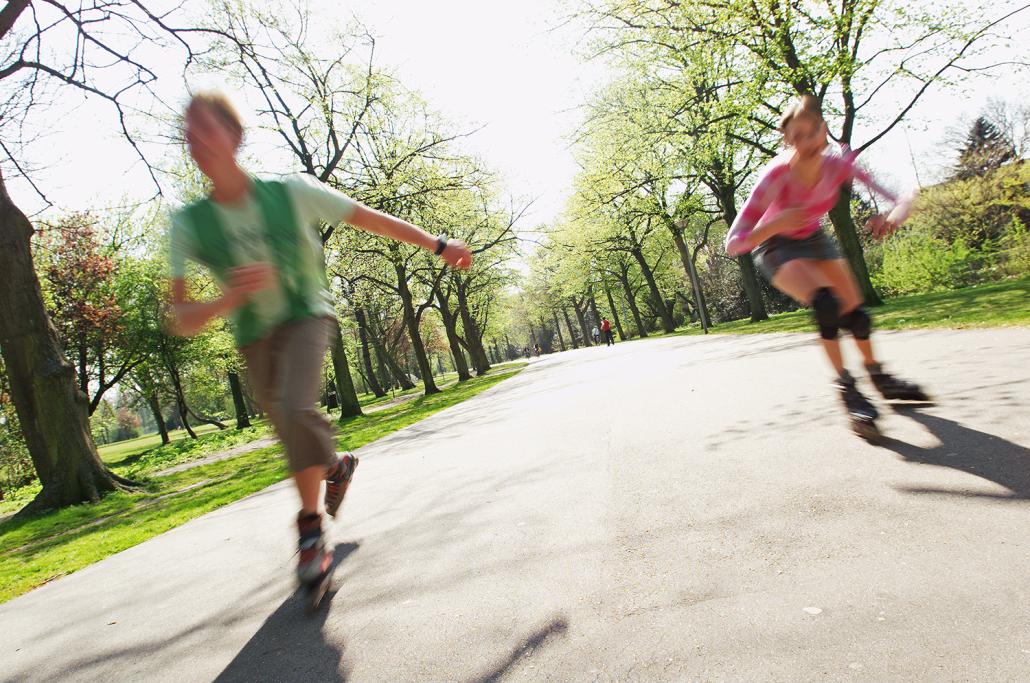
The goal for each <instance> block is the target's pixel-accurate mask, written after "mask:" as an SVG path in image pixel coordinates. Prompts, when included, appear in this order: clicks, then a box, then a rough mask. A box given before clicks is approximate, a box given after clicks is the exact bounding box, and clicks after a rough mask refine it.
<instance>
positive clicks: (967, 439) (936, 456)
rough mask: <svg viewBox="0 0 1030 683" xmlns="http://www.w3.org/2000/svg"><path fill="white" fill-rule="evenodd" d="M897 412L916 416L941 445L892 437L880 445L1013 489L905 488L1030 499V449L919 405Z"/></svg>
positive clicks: (906, 488) (913, 491) (916, 419)
mask: <svg viewBox="0 0 1030 683" xmlns="http://www.w3.org/2000/svg"><path fill="white" fill-rule="evenodd" d="M895 411H896V412H897V413H898V414H900V415H906V416H908V417H910V418H912V419H913V420H915V421H916V422H918V423H919V424H921V425H922V426H923V427H925V428H926V429H927V430H929V431H930V433H932V434H933V435H934V436H935V437H937V439H938V440H939V441H940V445H939V446H934V447H933V448H921V447H919V446H914V445H912V444H910V443H906V442H904V441H899V440H898V439H892V438H886V439H884V440H883V441H881V442H880V443H879V444H878V445H880V446H882V447H884V448H887V449H889V450H892V451H894V452H895V453H897V454H898V455H900V456H902V457H903V458H905V460H908V461H910V462H916V463H920V464H924V465H937V466H938V467H950V468H952V469H956V470H959V471H961V472H967V473H969V474H972V475H975V476H977V477H981V478H983V479H986V480H988V481H992V482H995V483H996V484H1000V485H1001V486H1004V487H1005V488H1006V489H1008V490H1009V491H1011V494H1009V495H1004V494H995V493H985V492H977V491H960V490H949V489H934V488H925V487H905V488H903V489H901V490H903V491H907V492H909V493H937V494H949V495H958V496H967V497H972V498H993V499H1000V500H1030V449H1027V448H1024V447H1023V446H1020V445H1019V444H1016V443H1012V442H1011V441H1007V440H1005V439H1002V438H1001V437H998V436H994V435H993V434H988V433H986V432H981V431H978V430H976V429H970V428H969V427H964V426H962V425H960V424H959V423H957V422H955V421H953V420H948V419H946V418H943V417H938V416H936V415H929V414H927V413H925V412H922V411H921V410H920V409H919V408H915V407H897V408H895Z"/></svg>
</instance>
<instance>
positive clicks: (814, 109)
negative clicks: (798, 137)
mask: <svg viewBox="0 0 1030 683" xmlns="http://www.w3.org/2000/svg"><path fill="white" fill-rule="evenodd" d="M805 116H808V117H811V118H813V119H815V120H816V121H824V119H823V105H822V102H820V101H819V98H817V97H816V96H814V95H802V96H801V97H799V98H797V99H796V100H794V101H793V102H791V103H790V105H789V106H788V107H787V108H786V109H784V110H783V115H781V116H780V132H781V133H785V132H787V126H789V125H790V124H791V122H792V121H794V120H795V119H799V118H802V117H805Z"/></svg>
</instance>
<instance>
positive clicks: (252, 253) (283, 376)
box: [170, 93, 472, 585]
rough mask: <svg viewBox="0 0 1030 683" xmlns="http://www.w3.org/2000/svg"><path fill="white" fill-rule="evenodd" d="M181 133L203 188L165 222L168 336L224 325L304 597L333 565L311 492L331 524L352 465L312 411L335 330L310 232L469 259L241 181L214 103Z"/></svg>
mask: <svg viewBox="0 0 1030 683" xmlns="http://www.w3.org/2000/svg"><path fill="white" fill-rule="evenodd" d="M184 123H185V137H186V144H187V146H188V147H189V152H190V156H191V157H192V158H193V161H194V162H195V163H196V164H197V168H199V169H200V171H201V172H202V173H203V174H204V175H205V176H206V177H207V178H208V180H210V182H211V193H210V195H209V196H208V197H205V198H204V199H201V200H199V201H196V202H194V203H192V204H190V205H189V206H186V207H183V208H182V209H180V210H178V211H176V212H175V214H174V215H173V216H172V226H171V232H170V246H171V276H172V311H173V315H172V328H173V330H174V331H175V332H176V333H178V334H181V335H192V334H196V333H197V332H199V331H200V330H201V328H203V327H204V325H205V324H207V322H208V321H209V320H211V319H212V318H215V317H217V316H228V317H230V318H231V319H232V322H233V328H234V333H235V337H236V344H237V346H238V347H239V349H240V352H241V353H242V354H243V357H244V358H245V359H246V362H247V368H248V370H249V373H250V377H251V381H252V382H253V385H254V388H255V390H256V392H257V394H258V399H259V402H260V403H261V405H262V408H263V409H264V411H265V412H266V413H267V414H268V416H269V418H270V420H271V422H272V424H273V426H274V427H275V431H276V433H277V434H278V435H279V439H280V440H281V441H282V443H283V445H284V447H285V450H286V459H287V461H288V465H289V468H290V471H291V473H292V475H293V481H294V484H295V486H296V488H297V493H298V494H299V496H300V512H299V513H298V515H297V531H298V537H299V540H298V546H299V549H300V552H299V555H300V558H299V563H298V566H297V577H298V579H299V580H300V581H301V582H302V583H304V584H306V585H311V584H313V583H317V582H320V581H321V580H322V578H323V577H324V576H326V574H327V572H328V570H329V568H330V565H331V560H332V556H331V553H330V552H329V551H327V549H326V546H325V542H324V540H323V537H322V512H321V510H320V509H319V508H320V504H319V503H320V501H319V498H320V493H321V487H322V480H323V479H325V480H326V481H327V486H326V491H325V500H324V504H325V508H326V511H327V512H328V513H329V514H330V515H333V516H335V515H336V511H337V509H338V508H339V506H340V503H341V502H342V500H343V497H344V495H345V494H346V492H347V486H348V484H349V483H350V480H351V476H352V475H353V474H354V469H355V467H357V464H358V460H357V458H354V457H353V456H351V455H349V454H348V455H344V456H343V457H339V456H337V454H336V447H335V439H334V436H335V434H334V430H333V427H332V425H331V424H330V423H329V421H328V420H327V419H326V418H325V416H324V415H323V414H322V413H321V412H320V411H319V410H318V407H317V401H318V394H319V387H320V386H321V379H322V377H321V375H322V362H323V360H324V358H325V353H326V350H327V349H328V347H329V342H330V335H332V334H334V333H335V332H334V330H335V327H336V325H335V308H334V306H333V300H332V296H331V294H330V292H329V287H328V281H327V279H326V274H325V266H324V259H323V254H322V242H321V239H320V238H319V235H318V232H317V226H318V225H319V224H320V223H322V222H324V223H329V224H332V225H336V224H339V223H343V222H346V223H349V224H350V225H353V226H354V227H356V228H360V229H362V230H365V231H367V232H370V233H374V234H377V235H382V236H384V237H388V238H391V239H394V240H398V241H401V242H406V243H408V244H413V245H416V246H419V247H422V248H424V249H426V250H428V251H431V252H434V253H435V254H436V255H437V256H439V257H441V258H442V259H443V260H444V261H446V262H447V263H448V264H449V265H451V266H453V267H457V268H467V267H468V266H469V265H471V263H472V256H471V254H470V253H469V250H468V248H467V247H466V246H465V245H464V244H463V243H461V242H459V241H456V240H448V239H446V238H445V237H444V236H440V237H434V236H432V235H430V234H429V233H427V232H426V231H424V230H422V229H420V228H417V227H415V226H414V225H411V224H410V223H406V222H405V221H403V220H400V219H398V218H394V217H393V216H389V215H387V214H383V213H380V212H378V211H375V210H373V209H370V208H368V207H365V206H363V205H361V204H359V203H357V202H355V201H354V200H352V199H350V198H349V197H347V196H346V195H344V194H342V193H340V192H337V191H336V190H334V189H332V188H330V187H328V186H326V185H324V184H323V183H321V182H319V181H318V180H317V179H315V178H314V177H313V176H310V175H304V174H297V175H291V176H287V177H285V178H283V179H281V180H260V179H258V178H257V177H255V176H252V175H251V174H249V173H248V172H247V171H245V170H243V169H242V168H240V166H239V164H238V162H237V160H236V154H237V152H238V151H239V149H240V145H241V144H242V142H243V135H244V129H243V123H242V121H241V120H240V117H239V115H238V114H237V113H236V110H235V109H234V108H233V106H232V104H231V103H230V102H229V100H228V99H227V98H226V97H225V96H224V95H222V94H219V93H206V94H198V95H195V96H194V97H193V98H192V99H191V100H190V103H189V105H188V106H187V107H186V111H185V121H184ZM187 260H192V261H195V262H197V263H199V264H201V265H202V266H204V267H206V268H207V270H208V271H210V273H211V275H212V276H213V277H214V278H215V280H216V281H217V282H218V284H219V285H220V287H221V288H222V295H221V296H220V297H218V298H217V299H214V300H212V301H204V302H200V301H192V300H191V299H190V298H189V296H188V294H187V286H186V261H187Z"/></svg>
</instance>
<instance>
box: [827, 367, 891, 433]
mask: <svg viewBox="0 0 1030 683" xmlns="http://www.w3.org/2000/svg"><path fill="white" fill-rule="evenodd" d="M833 385H834V387H836V389H837V390H838V391H839V392H840V398H841V400H842V401H843V402H844V407H845V409H846V410H847V411H848V419H849V420H850V422H851V430H852V431H853V432H855V434H858V435H859V436H860V437H862V438H863V439H865V440H866V441H875V440H876V439H878V438H880V430H879V428H877V426H876V418H877V417H879V416H880V414H879V413H878V412H876V407H875V406H873V404H872V403H870V402H869V399H867V398H866V397H865V396H863V395H862V392H860V391H859V390H858V387H856V386H855V378H854V377H852V376H851V374H850V373H849V372H848V371H847V370H845V371H844V372H843V374H841V375H840V377H838V378H837V380H836V381H835V382H834V383H833Z"/></svg>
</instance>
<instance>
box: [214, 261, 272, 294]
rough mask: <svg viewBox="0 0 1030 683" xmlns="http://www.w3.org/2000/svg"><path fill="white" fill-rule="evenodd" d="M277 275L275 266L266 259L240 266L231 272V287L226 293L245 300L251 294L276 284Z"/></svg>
mask: <svg viewBox="0 0 1030 683" xmlns="http://www.w3.org/2000/svg"><path fill="white" fill-rule="evenodd" d="M276 277H277V271H276V268H275V266H273V265H272V264H271V263H268V262H265V261H262V262H259V263H252V264H249V265H246V266H238V267H236V268H233V269H232V271H231V272H230V276H229V289H228V291H227V292H226V293H227V294H229V295H230V296H232V297H235V298H237V299H240V300H244V299H247V298H248V295H249V294H254V293H255V292H260V291H261V290H263V289H268V288H269V287H272V286H274V285H275V282H276Z"/></svg>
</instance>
